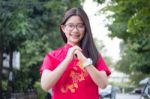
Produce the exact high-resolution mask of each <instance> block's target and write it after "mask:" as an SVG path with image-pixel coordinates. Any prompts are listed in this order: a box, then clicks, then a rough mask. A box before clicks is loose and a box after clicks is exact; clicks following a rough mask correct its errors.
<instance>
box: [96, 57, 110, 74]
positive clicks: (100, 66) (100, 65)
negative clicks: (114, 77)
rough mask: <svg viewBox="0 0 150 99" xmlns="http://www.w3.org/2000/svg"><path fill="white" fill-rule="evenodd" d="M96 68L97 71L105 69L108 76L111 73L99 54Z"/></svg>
mask: <svg viewBox="0 0 150 99" xmlns="http://www.w3.org/2000/svg"><path fill="white" fill-rule="evenodd" d="M97 69H98V70H99V71H105V72H106V74H107V76H109V75H110V74H111V71H110V69H109V68H108V66H107V65H106V63H105V61H104V59H103V57H102V56H101V55H100V56H99V59H98V62H97Z"/></svg>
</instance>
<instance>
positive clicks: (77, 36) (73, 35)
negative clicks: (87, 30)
mask: <svg viewBox="0 0 150 99" xmlns="http://www.w3.org/2000/svg"><path fill="white" fill-rule="evenodd" d="M71 36H73V37H80V35H73V34H71Z"/></svg>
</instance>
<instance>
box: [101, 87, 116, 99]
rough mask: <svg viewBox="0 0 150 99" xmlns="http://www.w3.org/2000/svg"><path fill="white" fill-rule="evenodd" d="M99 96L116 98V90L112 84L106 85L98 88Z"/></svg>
mask: <svg viewBox="0 0 150 99" xmlns="http://www.w3.org/2000/svg"><path fill="white" fill-rule="evenodd" d="M99 96H100V98H101V99H104V98H109V99H116V91H115V89H114V87H113V86H112V85H107V87H106V88H105V89H99Z"/></svg>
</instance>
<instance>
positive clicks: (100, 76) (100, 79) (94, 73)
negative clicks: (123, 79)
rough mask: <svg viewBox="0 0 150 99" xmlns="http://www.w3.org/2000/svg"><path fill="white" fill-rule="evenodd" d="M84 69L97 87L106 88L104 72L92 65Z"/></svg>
mask: <svg viewBox="0 0 150 99" xmlns="http://www.w3.org/2000/svg"><path fill="white" fill-rule="evenodd" d="M85 69H86V70H87V72H88V73H89V75H90V76H91V78H92V80H93V81H94V82H95V84H96V85H97V86H98V87H100V88H105V87H106V86H107V75H106V73H105V71H99V70H97V69H96V68H95V67H94V66H93V65H90V66H88V67H86V68H85Z"/></svg>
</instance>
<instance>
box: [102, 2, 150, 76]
mask: <svg viewBox="0 0 150 99" xmlns="http://www.w3.org/2000/svg"><path fill="white" fill-rule="evenodd" d="M149 5H150V1H147V0H112V1H111V2H110V3H109V5H108V6H107V7H106V8H105V9H104V11H111V12H113V14H111V15H109V16H108V18H110V19H112V24H108V28H109V30H110V31H111V34H110V37H118V38H120V39H122V40H123V44H122V45H123V46H124V47H123V50H124V52H123V53H122V60H120V61H119V63H118V67H117V68H118V69H119V70H121V71H123V72H125V73H129V74H134V73H136V72H139V73H140V74H141V73H143V74H150V71H149V70H150V57H149V55H150V39H149V38H150V32H149V31H150V28H149V27H150V6H149Z"/></svg>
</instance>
